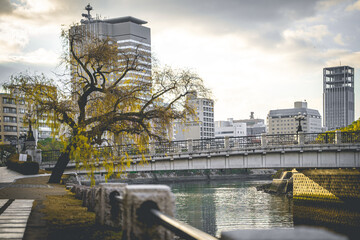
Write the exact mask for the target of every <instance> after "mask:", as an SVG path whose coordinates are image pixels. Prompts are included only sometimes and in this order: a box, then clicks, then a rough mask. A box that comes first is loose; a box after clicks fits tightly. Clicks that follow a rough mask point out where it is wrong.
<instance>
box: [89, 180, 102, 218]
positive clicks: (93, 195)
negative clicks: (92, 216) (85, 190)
mask: <svg viewBox="0 0 360 240" xmlns="http://www.w3.org/2000/svg"><path fill="white" fill-rule="evenodd" d="M87 198H88V199H87V201H86V207H87V208H88V210H89V211H90V212H95V207H96V199H100V187H99V186H94V187H92V188H91V189H90V192H89V194H88V195H87Z"/></svg>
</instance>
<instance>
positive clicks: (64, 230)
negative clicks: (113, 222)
mask: <svg viewBox="0 0 360 240" xmlns="http://www.w3.org/2000/svg"><path fill="white" fill-rule="evenodd" d="M10 174H11V172H10V173H9V174H8V175H10ZM16 177H17V178H18V179H15V181H13V182H9V181H10V180H11V179H10V180H9V179H6V180H7V181H8V182H6V184H5V182H4V183H3V185H2V186H3V187H2V188H0V199H34V200H35V201H34V203H33V207H32V209H31V213H30V216H29V219H28V220H27V224H26V230H25V233H24V237H23V239H24V240H49V239H51V240H64V239H69V240H78V239H84V240H85V239H93V240H95V239H105V240H110V239H121V235H122V231H120V230H117V229H112V228H107V227H103V226H100V225H99V224H96V222H95V214H94V213H92V212H89V211H87V208H85V207H83V206H82V201H80V200H77V199H75V197H74V194H73V193H70V192H69V191H67V190H66V189H65V185H61V184H48V180H49V176H41V175H37V176H32V177H24V176H21V175H16Z"/></svg>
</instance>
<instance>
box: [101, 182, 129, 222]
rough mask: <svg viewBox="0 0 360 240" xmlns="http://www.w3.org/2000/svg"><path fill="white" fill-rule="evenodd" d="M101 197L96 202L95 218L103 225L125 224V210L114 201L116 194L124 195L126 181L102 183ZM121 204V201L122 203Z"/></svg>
mask: <svg viewBox="0 0 360 240" xmlns="http://www.w3.org/2000/svg"><path fill="white" fill-rule="evenodd" d="M99 186H100V189H99V191H100V192H99V194H98V195H99V197H98V198H97V201H96V203H95V214H96V217H95V220H96V222H97V223H100V224H101V225H107V226H111V227H120V228H122V227H123V226H124V223H123V222H124V217H123V214H124V210H123V206H120V205H119V204H117V203H116V202H115V201H114V197H115V196H124V195H125V191H126V189H125V187H126V186H127V184H126V183H101V184H100V185H99ZM120 204H121V203H120Z"/></svg>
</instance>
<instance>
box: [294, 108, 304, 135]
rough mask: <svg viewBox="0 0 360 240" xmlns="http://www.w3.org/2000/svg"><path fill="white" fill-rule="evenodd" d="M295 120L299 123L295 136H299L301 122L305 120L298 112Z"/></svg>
mask: <svg viewBox="0 0 360 240" xmlns="http://www.w3.org/2000/svg"><path fill="white" fill-rule="evenodd" d="M295 120H296V121H299V125H298V127H297V130H296V134H299V132H302V131H303V130H302V127H301V121H303V120H305V116H304V115H302V114H301V113H300V112H299V115H298V116H296V117H295Z"/></svg>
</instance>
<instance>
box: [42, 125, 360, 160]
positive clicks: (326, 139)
mask: <svg viewBox="0 0 360 240" xmlns="http://www.w3.org/2000/svg"><path fill="white" fill-rule="evenodd" d="M341 143H344V144H349V143H360V131H357V132H339V131H337V132H325V133H324V132H321V133H299V134H269V135H266V134H263V135H256V136H239V137H222V138H207V139H193V140H191V139H190V140H183V141H171V142H170V141H163V142H154V143H150V145H149V146H147V147H146V148H144V149H141V150H140V149H139V148H138V146H137V145H135V144H128V145H117V146H102V147H98V152H99V153H100V154H101V153H109V152H111V154H113V155H116V156H124V155H125V153H126V154H127V155H140V154H144V155H167V154H179V153H191V152H202V151H210V150H220V151H221V150H227V149H252V148H256V147H265V146H291V145H310V144H341ZM59 156H60V151H59V150H52V151H43V152H42V159H43V160H42V161H43V162H52V161H56V160H57V158H58V157H59Z"/></svg>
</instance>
